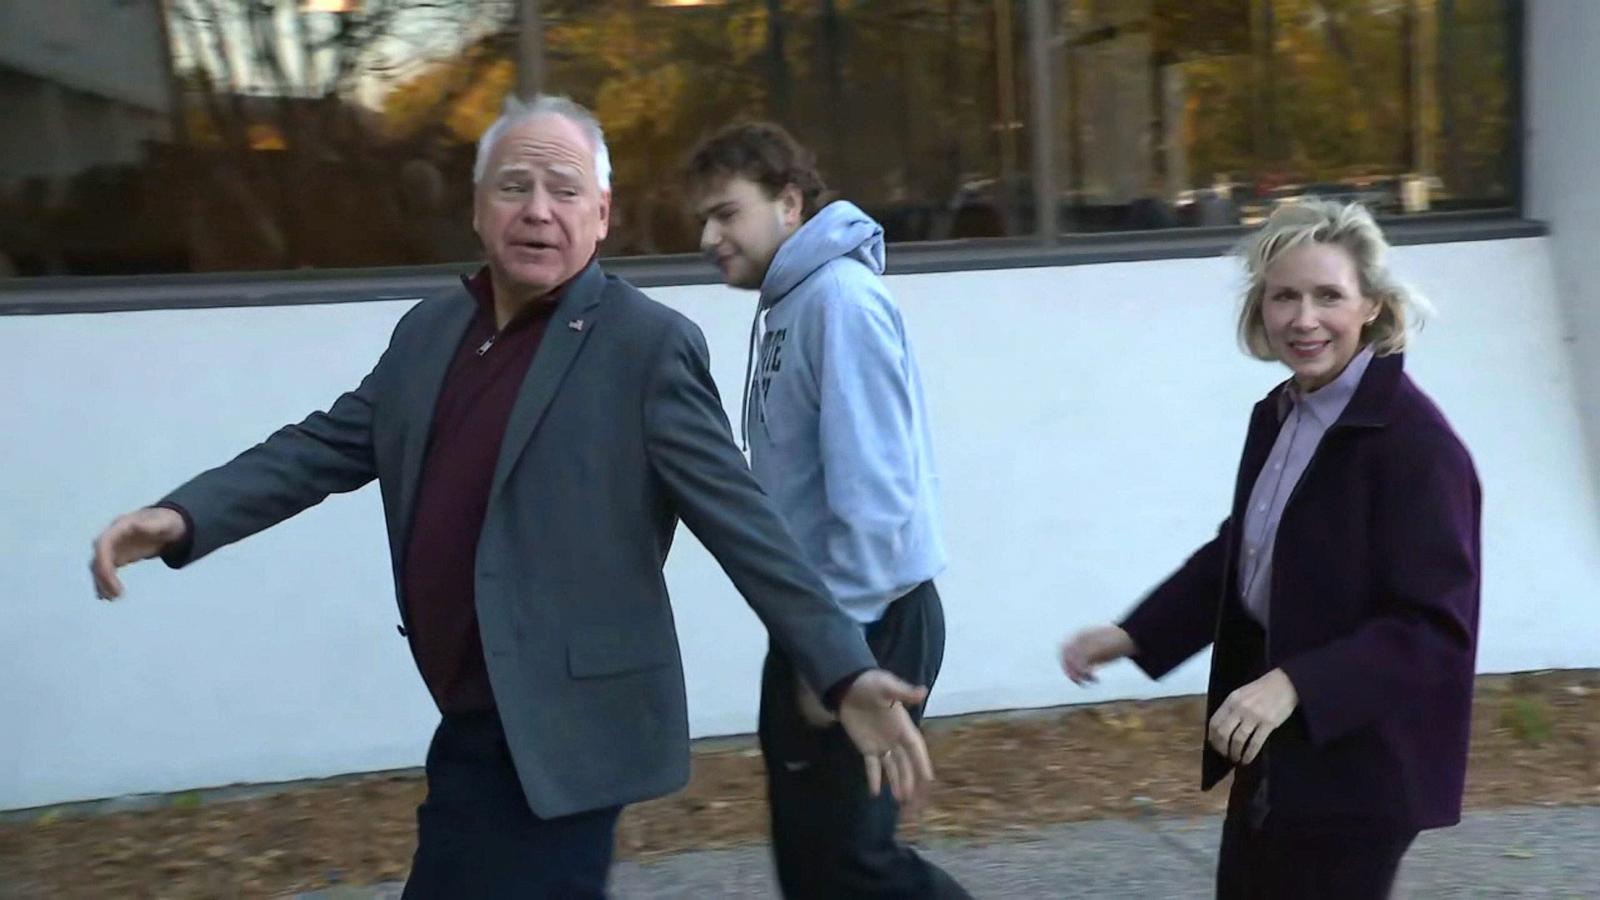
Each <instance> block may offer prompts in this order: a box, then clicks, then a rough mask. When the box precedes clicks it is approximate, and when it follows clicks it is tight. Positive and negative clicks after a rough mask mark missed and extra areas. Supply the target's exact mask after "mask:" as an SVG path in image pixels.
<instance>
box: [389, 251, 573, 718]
mask: <svg viewBox="0 0 1600 900" xmlns="http://www.w3.org/2000/svg"><path fill="white" fill-rule="evenodd" d="M464 281H465V283H466V286H467V290H468V291H469V292H470V293H471V294H472V296H473V298H474V299H475V300H477V302H478V312H477V315H475V316H474V317H473V319H472V324H471V325H469V326H468V327H467V333H466V335H465V336H464V337H463V338H462V339H461V345H460V346H459V347H458V348H456V355H455V358H454V359H453V360H452V361H451V363H450V368H449V370H448V371H447V372H446V374H445V377H444V384H443V386H442V387H441V388H440V390H439V400H438V403H437V404H436V405H435V406H434V412H433V430H432V432H431V434H430V436H429V438H428V450H427V455H426V457H424V460H423V464H422V475H421V480H420V483H419V484H418V486H417V502H416V506H415V507H414V510H413V513H412V520H411V535H410V539H409V541H408V542H407V544H406V551H405V560H404V570H403V572H402V574H401V578H402V579H403V581H402V585H403V594H404V596H405V603H406V618H407V621H408V624H409V625H410V629H409V632H410V633H409V637H410V639H411V650H412V653H413V654H414V655H415V657H416V660H417V668H418V669H419V670H420V671H421V673H422V679H423V681H424V682H426V683H427V685H428V691H429V692H430V693H431V694H433V699H434V702H436V703H437V704H438V705H439V710H440V712H444V713H459V712H471V711H476V710H488V709H493V708H494V694H493V693H492V692H491V691H490V688H489V672H488V669H487V668H486V667H485V664H484V659H483V643H482V641H481V639H480V638H479V635H478V611H477V607H476V605H475V602H474V597H473V584H474V581H475V578H474V575H475V570H476V560H477V553H478V534H479V532H480V531H482V529H483V518H484V514H485V512H486V511H487V510H488V507H489V487H490V483H491V482H492V481H493V480H494V469H495V462H496V461H497V459H498V458H499V455H500V442H501V439H502V438H503V437H504V436H505V432H506V422H507V420H508V419H509V418H510V416H511V407H512V406H513V404H515V403H516V399H517V392H518V391H519V390H520V389H521V387H522V381H523V378H524V377H525V376H526V375H527V374H528V367H529V365H531V364H532V362H533V356H534V354H535V353H537V352H538V350H539V343H540V341H541V339H542V338H543V337H544V332H545V326H546V325H548V324H549V322H550V316H551V314H552V313H553V312H554V311H555V307H556V302H557V300H558V298H559V295H560V291H559V290H557V291H554V292H552V293H551V294H550V295H549V296H548V297H546V298H543V299H541V300H538V301H536V302H535V303H534V304H533V305H532V306H530V307H529V308H527V309H525V310H523V311H522V312H521V313H519V314H518V315H517V316H516V318H514V319H512V320H511V322H509V323H508V324H507V325H506V327H505V329H504V330H502V331H501V332H500V333H499V335H498V336H497V335H496V334H495V327H494V291H493V289H492V288H491V287H490V284H489V273H488V270H487V269H485V270H483V271H480V272H479V273H478V274H477V275H475V276H473V277H472V278H470V279H464Z"/></svg>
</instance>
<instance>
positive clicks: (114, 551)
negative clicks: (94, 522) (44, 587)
mask: <svg viewBox="0 0 1600 900" xmlns="http://www.w3.org/2000/svg"><path fill="white" fill-rule="evenodd" d="M185 532H186V526H185V525H184V524H183V516H181V515H179V514H178V513H176V512H174V511H173V510H170V509H165V508H162V507H156V506H152V507H146V508H145V509H136V510H134V511H133V512H131V513H128V514H127V515H125V516H118V517H117V519H116V521H114V522H112V523H111V524H110V525H107V526H106V530H105V531H102V532H100V536H99V537H97V538H95V539H94V556H93V557H92V558H91V559H90V560H89V574H90V575H92V576H94V593H95V596H97V597H99V598H100V599H101V600H115V599H117V598H118V597H120V596H122V579H120V578H118V577H117V569H119V568H121V567H122V566H125V565H127V564H128V563H132V562H138V561H139V560H141V559H149V558H151V557H152V556H160V555H161V551H163V550H165V549H166V548H167V547H168V546H170V545H171V544H173V543H176V542H178V541H181V540H183V538H184V536H185Z"/></svg>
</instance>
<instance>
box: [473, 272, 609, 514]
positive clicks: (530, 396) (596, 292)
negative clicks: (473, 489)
mask: <svg viewBox="0 0 1600 900" xmlns="http://www.w3.org/2000/svg"><path fill="white" fill-rule="evenodd" d="M604 288H605V273H604V272H602V271H601V270H600V264H599V263H597V262H591V263H589V267H588V268H587V269H585V270H584V271H583V274H581V275H579V276H578V277H577V278H576V279H575V280H574V281H573V282H572V284H571V285H570V286H569V287H568V288H567V290H566V293H565V295H564V296H563V297H562V298H561V302H560V304H559V305H558V306H557V307H556V310H555V313H554V314H553V315H552V316H551V317H550V324H549V326H547V327H546V329H545V333H544V337H543V338H542V339H541V340H540V342H539V350H538V352H537V353H535V354H534V355H533V364H532V365H530V366H529V367H528V374H527V375H526V376H525V377H524V378H523V380H522V387H521V388H520V389H519V390H518V391H517V400H516V403H515V404H514V405H513V406H512V407H511V418H510V419H509V420H508V421H507V422H506V433H505V437H503V438H502V439H501V441H500V456H499V459H498V460H497V461H496V463H495V467H494V481H493V482H491V484H490V487H489V500H490V502H493V501H494V497H495V495H496V494H498V493H499V492H500V488H501V487H502V486H504V484H505V482H506V479H507V478H508V477H510V475H511V470H512V469H513V468H514V467H515V466H516V463H517V460H518V459H519V458H520V457H521V456H522V451H523V449H524V448H525V447H526V446H527V444H528V441H529V440H531V439H532V438H533V433H534V431H535V430H536V429H538V427H539V422H540V420H541V419H543V418H544V414H545V411H546V410H548V409H549V408H550V402H551V401H552V400H554V399H555V396H556V389H557V388H558V387H560V386H561V381H562V379H563V378H565V377H566V374H567V370H568V369H570V368H571V366H572V361H573V360H574V359H576V358H577V356H578V351H579V350H581V349H582V348H583V343H584V341H586V340H588V339H589V335H590V334H591V333H592V332H593V331H594V326H595V320H596V318H597V315H596V314H597V313H598V310H597V309H596V307H597V306H598V305H599V303H600V298H601V297H602V296H603V293H604Z"/></svg>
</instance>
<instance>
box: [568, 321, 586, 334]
mask: <svg viewBox="0 0 1600 900" xmlns="http://www.w3.org/2000/svg"><path fill="white" fill-rule="evenodd" d="M567 327H568V328H571V329H572V330H573V331H582V330H583V320H582V319H573V320H572V321H571V322H568V323H567Z"/></svg>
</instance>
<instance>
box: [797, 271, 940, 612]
mask: <svg viewBox="0 0 1600 900" xmlns="http://www.w3.org/2000/svg"><path fill="white" fill-rule="evenodd" d="M832 277H833V278H834V280H835V283H834V285H833V286H832V288H833V289H832V290H831V291H830V292H829V298H828V302H827V303H825V304H824V313H823V327H822V329H821V331H822V360H821V365H820V366H819V367H818V372H819V374H818V381H819V383H820V394H821V402H820V407H821V427H820V431H821V433H820V435H819V440H820V443H821V453H822V476H823V481H824V485H825V487H826V492H827V503H828V509H829V511H830V512H831V513H832V514H833V519H834V522H835V523H836V524H835V527H834V529H833V530H832V532H831V533H830V534H829V535H828V547H827V559H826V560H825V561H824V562H823V569H824V572H825V573H826V574H827V575H828V576H829V578H830V581H832V580H834V579H840V580H844V581H846V582H847V583H848V582H850V581H854V580H858V579H859V578H860V576H861V574H862V573H863V572H871V571H874V570H875V569H876V568H878V567H880V566H882V565H883V564H885V563H889V564H892V563H893V561H894V560H896V559H898V558H899V556H900V554H901V552H902V551H903V550H904V546H903V545H904V536H905V531H906V526H907V524H908V523H909V522H910V521H911V517H912V514H913V513H914V512H915V507H916V502H917V486H918V473H917V470H916V467H917V465H918V457H917V451H916V441H917V432H916V427H917V423H916V422H915V421H914V409H915V407H914V402H913V398H912V386H911V385H910V383H909V378H910V375H909V371H910V366H909V365H908V360H907V359H906V354H907V350H906V343H905V332H904V329H903V327H902V324H901V320H900V313H899V310H897V309H896V308H895V306H894V303H893V301H891V300H890V299H889V297H888V296H887V295H886V294H885V293H884V291H883V287H882V285H881V284H879V283H877V281H876V279H872V280H866V279H863V280H862V281H857V282H855V283H849V282H846V281H845V280H844V279H841V278H839V276H838V274H836V273H834V274H833V275H832Z"/></svg>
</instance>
